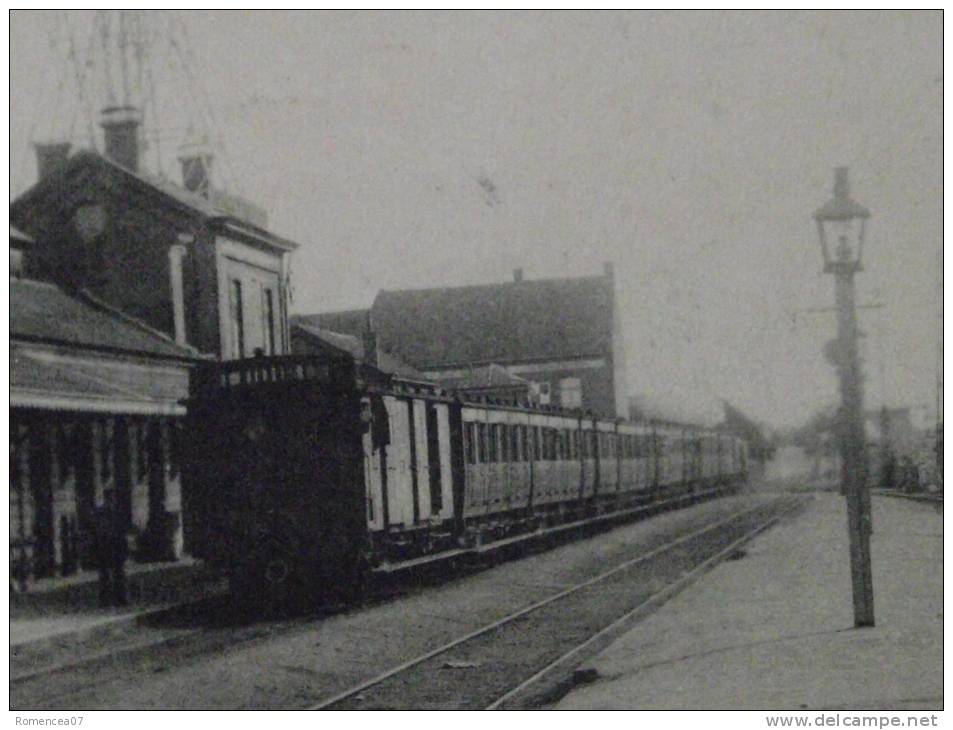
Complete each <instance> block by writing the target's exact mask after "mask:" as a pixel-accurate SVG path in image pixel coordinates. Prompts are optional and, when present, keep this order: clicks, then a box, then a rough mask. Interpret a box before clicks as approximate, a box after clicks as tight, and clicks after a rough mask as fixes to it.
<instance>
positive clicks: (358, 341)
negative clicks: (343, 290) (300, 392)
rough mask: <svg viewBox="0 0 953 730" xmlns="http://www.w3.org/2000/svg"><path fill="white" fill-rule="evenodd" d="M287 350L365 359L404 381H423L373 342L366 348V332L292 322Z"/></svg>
mask: <svg viewBox="0 0 953 730" xmlns="http://www.w3.org/2000/svg"><path fill="white" fill-rule="evenodd" d="M291 349H292V352H294V353H295V354H297V355H323V356H325V357H328V358H331V359H346V360H353V361H358V362H366V363H368V364H369V365H371V366H373V367H376V368H377V369H378V370H381V371H383V372H384V373H387V374H388V375H398V376H400V377H401V378H403V379H404V380H426V378H425V377H424V376H423V375H422V374H421V373H420V372H419V371H418V370H417V369H416V368H414V367H413V366H412V365H409V364H408V363H406V362H404V361H403V360H401V359H400V358H399V357H397V356H396V355H392V354H391V353H389V352H385V351H383V350H381V349H380V348H378V347H377V346H376V343H375V344H374V345H372V346H371V347H368V342H367V335H364V336H363V337H357V336H355V335H348V334H341V333H340V332H332V331H330V330H322V329H319V328H317V327H310V326H308V325H302V324H298V323H295V324H293V325H292V327H291Z"/></svg>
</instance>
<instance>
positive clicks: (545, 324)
mask: <svg viewBox="0 0 953 730" xmlns="http://www.w3.org/2000/svg"><path fill="white" fill-rule="evenodd" d="M368 315H369V316H370V322H371V323H372V326H373V329H374V331H375V333H376V334H377V335H378V337H379V339H380V343H381V347H382V348H384V349H385V350H387V351H390V352H393V353H394V354H396V355H398V356H399V357H401V358H402V359H403V360H405V361H407V362H408V363H410V364H411V365H413V366H414V367H415V368H416V369H417V370H418V371H420V372H421V373H422V374H423V375H424V376H426V377H428V378H431V379H433V380H435V381H440V382H454V381H459V380H461V379H464V380H465V379H466V378H468V377H470V376H471V373H472V372H473V370H474V369H478V368H486V367H489V366H491V365H498V366H501V367H502V368H504V369H505V370H506V372H507V373H509V374H510V375H514V376H518V377H520V378H522V379H524V380H527V381H533V382H534V383H537V384H538V386H539V391H540V394H541V396H542V397H543V399H545V398H546V397H547V394H548V399H549V402H550V403H551V404H553V405H558V406H562V407H565V408H583V409H587V410H592V411H594V412H596V413H599V414H601V415H610V416H614V415H619V416H624V415H626V413H627V408H628V404H627V401H626V390H625V383H624V352H623V348H622V342H621V336H620V330H619V319H618V315H617V312H616V305H615V283H614V274H613V271H612V267H611V265H608V264H607V265H606V267H605V271H604V273H603V274H602V275H600V276H589V277H578V278H566V279H540V280H526V279H524V278H523V272H522V271H521V270H519V269H517V270H516V271H515V272H514V278H513V281H511V282H507V283H503V284H487V285H478V286H464V287H448V288H440V289H421V290H404V291H381V292H380V293H378V295H377V297H376V299H375V300H374V304H373V305H372V306H371V309H370V310H369V311H368V310H350V311H346V312H331V313H327V314H313V315H302V316H298V317H296V318H295V322H296V323H298V324H301V325H304V326H306V327H307V326H310V327H317V328H319V329H323V330H330V331H334V332H339V333H342V334H350V335H353V336H359V335H360V332H361V331H362V329H363V328H364V327H365V323H366V322H367V318H368Z"/></svg>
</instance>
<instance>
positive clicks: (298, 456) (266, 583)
mask: <svg viewBox="0 0 953 730" xmlns="http://www.w3.org/2000/svg"><path fill="white" fill-rule="evenodd" d="M360 375H361V372H360V370H359V369H358V368H357V367H355V365H354V364H352V363H342V362H340V361H334V362H332V361H325V360H322V359H320V358H317V357H314V356H294V355H292V356H279V357H269V358H253V359H247V360H238V361H232V362H225V363H208V364H204V365H202V366H200V367H199V368H198V369H197V370H196V371H195V373H194V375H193V378H192V382H191V388H190V390H191V392H190V402H189V407H188V419H189V434H190V439H189V441H190V442H189V444H188V445H187V458H186V465H185V466H186V468H185V474H186V478H187V481H188V484H187V491H188V492H189V495H190V503H191V504H190V507H191V510H190V511H191V512H192V514H193V516H194V519H193V521H192V524H191V525H190V528H191V529H190V532H191V536H190V537H191V542H192V544H193V545H194V552H195V553H197V554H199V555H201V556H202V557H204V558H205V559H206V561H207V562H208V563H209V564H210V565H211V566H213V567H215V568H217V569H220V570H221V571H223V572H224V573H226V574H228V575H229V578H230V581H231V589H232V592H233V594H236V595H237V596H238V597H239V598H243V599H250V600H251V601H252V602H257V601H259V599H262V600H264V599H268V600H270V599H273V598H280V597H282V596H285V595H296V596H300V595H305V596H313V597H319V596H320V597H323V596H327V595H329V594H332V595H333V594H341V593H347V592H348V591H350V590H353V589H354V588H355V586H357V585H358V584H359V575H358V573H359V572H360V571H361V569H362V565H361V560H362V556H363V555H364V551H365V546H364V544H363V543H364V541H365V540H366V530H365V519H364V509H365V507H364V505H365V498H364V478H363V460H362V437H363V433H364V431H365V430H366V428H367V423H366V416H365V418H363V419H362V412H361V411H362V406H361V396H360V387H361V386H362V383H361V382H360V381H359V379H358V378H359V377H360ZM262 590H265V591H268V592H269V595H267V596H263V595H261V591H262Z"/></svg>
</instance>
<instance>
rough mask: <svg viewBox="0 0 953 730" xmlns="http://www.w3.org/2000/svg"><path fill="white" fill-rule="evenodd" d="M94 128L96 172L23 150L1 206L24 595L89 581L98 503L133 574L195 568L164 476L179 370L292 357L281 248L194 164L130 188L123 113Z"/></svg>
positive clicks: (14, 557)
mask: <svg viewBox="0 0 953 730" xmlns="http://www.w3.org/2000/svg"><path fill="white" fill-rule="evenodd" d="M109 111H110V114H109V115H106V116H104V119H103V129H104V141H105V145H104V149H105V154H99V153H97V152H93V151H79V152H77V153H75V154H70V149H69V146H68V145H65V144H58V145H39V146H38V147H37V154H38V170H39V179H38V182H37V183H36V184H35V185H34V186H33V187H31V188H30V189H29V190H27V191H26V192H25V193H23V194H22V195H20V196H19V197H17V198H16V199H15V200H14V201H13V202H12V203H11V205H10V220H11V226H15V227H16V228H13V227H11V266H12V268H11V273H12V276H11V387H12V390H11V443H10V448H11V484H10V508H11V539H10V550H11V555H10V557H11V568H12V570H11V575H13V576H16V577H17V580H18V582H20V583H22V584H24V585H25V584H26V583H27V582H28V581H29V580H30V579H33V578H44V577H49V576H54V575H69V574H70V573H73V572H76V571H78V570H82V569H87V568H91V567H92V555H90V552H89V547H88V545H89V542H90V540H89V536H90V527H91V523H90V519H91V516H92V514H93V511H94V510H95V509H96V507H97V506H98V505H100V504H102V501H103V495H104V492H105V490H106V489H109V488H112V489H115V490H116V492H117V494H118V496H119V498H120V502H121V504H122V509H123V510H124V511H125V514H126V517H127V519H128V521H129V533H130V541H131V542H133V543H134V550H133V559H135V560H140V561H143V562H152V561H165V560H175V559H177V558H179V557H181V556H182V555H184V554H192V555H196V554H201V545H198V544H195V538H194V535H195V534H197V533H196V531H195V529H194V525H192V524H191V522H192V521H194V520H195V519H196V514H197V510H195V509H194V508H193V509H190V504H189V500H190V493H191V490H190V489H189V485H188V484H183V483H182V479H181V477H180V475H179V466H178V465H179V456H180V449H179V441H180V440H181V439H180V438H179V437H178V434H179V433H180V431H181V422H182V418H183V416H184V415H185V404H184V401H185V398H186V397H187V396H188V373H189V368H190V367H191V366H193V365H194V363H195V362H197V361H198V359H201V358H215V359H223V360H229V359H236V358H243V357H252V356H254V355H256V354H258V353H261V354H266V355H267V354H285V353H289V352H291V334H290V328H289V325H288V274H289V266H290V255H291V252H292V251H293V250H294V249H295V248H296V244H294V243H293V242H291V241H289V240H287V239H284V238H282V237H280V236H277V235H275V234H273V233H271V232H270V231H269V230H267V227H266V226H267V219H266V216H265V214H264V212H263V211H261V210H259V209H257V208H256V207H255V206H253V205H251V204H249V203H247V202H246V201H243V200H242V199H240V198H237V197H235V196H232V195H228V194H225V193H222V192H220V191H217V190H216V189H215V188H214V186H212V185H211V183H210V180H209V174H208V173H209V171H210V168H211V162H212V160H211V157H210V156H209V155H208V154H207V153H206V152H205V151H203V150H201V149H185V150H183V154H182V156H181V157H180V160H181V162H182V168H183V169H182V172H183V179H182V184H181V185H178V184H175V183H173V182H171V181H169V180H166V179H164V178H157V177H155V176H152V175H149V174H148V173H146V172H145V171H143V170H141V169H140V166H139V147H138V144H139V143H138V140H139V135H138V133H137V125H138V117H137V115H136V113H135V110H134V109H119V110H115V109H114V110H109ZM14 264H15V266H14Z"/></svg>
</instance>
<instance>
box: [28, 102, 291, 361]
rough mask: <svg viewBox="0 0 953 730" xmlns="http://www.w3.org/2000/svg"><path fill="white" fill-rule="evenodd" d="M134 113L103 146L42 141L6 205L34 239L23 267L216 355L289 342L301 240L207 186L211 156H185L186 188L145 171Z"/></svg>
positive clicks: (246, 353) (110, 130) (276, 349)
mask: <svg viewBox="0 0 953 730" xmlns="http://www.w3.org/2000/svg"><path fill="white" fill-rule="evenodd" d="M134 123H135V121H134V118H132V119H115V118H114V119H112V120H111V121H109V122H108V123H107V122H105V121H104V130H105V141H106V145H105V146H106V150H107V156H101V155H99V154H97V153H94V152H87V151H82V152H79V153H77V154H75V155H73V156H69V146H68V145H44V146H41V147H39V148H38V155H39V173H40V179H39V181H38V182H37V183H36V185H34V186H33V187H32V188H30V189H29V190H28V191H26V192H25V193H23V194H22V195H21V196H20V197H18V198H17V199H16V200H14V201H13V202H12V203H11V205H10V220H11V223H13V224H14V225H15V226H17V228H19V229H20V230H22V231H23V232H25V233H27V234H29V235H30V236H31V237H32V238H33V239H34V240H35V246H34V250H33V252H32V255H31V257H30V264H29V265H30V270H29V271H28V272H27V273H28V275H31V276H39V277H41V278H44V279H48V280H50V281H55V282H57V283H58V284H60V285H62V286H65V287H67V288H70V289H72V290H80V289H83V290H86V291H88V292H90V293H91V294H93V295H94V296H95V297H96V298H97V299H99V300H101V301H103V302H105V303H108V304H109V305H111V306H113V307H116V308H117V309H119V310H121V311H122V312H124V313H126V314H128V315H130V316H132V317H134V318H136V319H138V320H141V321H142V322H144V323H146V324H148V325H149V326H150V327H153V328H154V329H156V330H158V331H160V332H162V333H164V334H166V335H168V336H169V337H172V338H174V339H175V340H176V341H177V342H178V343H179V344H183V345H186V344H187V345H190V346H193V347H195V348H197V349H198V350H200V351H201V352H203V353H208V354H212V355H214V356H215V357H218V358H221V359H234V358H241V357H250V356H252V355H253V354H254V353H255V351H256V350H261V351H263V352H264V353H265V354H271V353H276V354H280V353H286V352H289V351H290V347H291V345H290V332H289V329H288V324H287V298H288V291H287V286H288V285H287V280H288V268H289V257H290V253H291V252H292V251H293V250H294V249H295V248H296V244H294V243H292V242H291V241H288V240H286V239H283V238H281V237H279V236H276V235H274V234H272V233H270V232H269V231H267V230H265V228H264V227H263V226H264V215H263V214H262V213H260V211H257V210H256V209H255V208H254V207H253V206H250V205H249V204H247V203H244V202H243V201H241V200H239V199H237V198H234V197H232V196H226V195H224V194H221V193H219V192H217V191H215V190H214V189H213V188H211V186H210V185H209V184H208V181H207V179H206V178H205V172H206V171H207V167H206V162H207V160H206V159H205V158H204V157H199V158H196V159H192V158H188V157H184V158H182V162H183V170H184V172H185V177H184V185H187V186H188V187H184V186H179V185H175V184H173V183H170V182H168V181H166V180H163V179H158V178H154V177H151V176H148V175H146V174H145V173H143V172H140V171H139V170H138V165H137V159H138V149H137V142H136V140H137V135H136V134H135V130H134V129H132V131H131V132H130V129H129V127H130V125H132V124H134Z"/></svg>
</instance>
